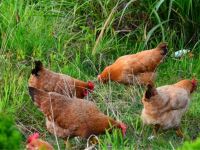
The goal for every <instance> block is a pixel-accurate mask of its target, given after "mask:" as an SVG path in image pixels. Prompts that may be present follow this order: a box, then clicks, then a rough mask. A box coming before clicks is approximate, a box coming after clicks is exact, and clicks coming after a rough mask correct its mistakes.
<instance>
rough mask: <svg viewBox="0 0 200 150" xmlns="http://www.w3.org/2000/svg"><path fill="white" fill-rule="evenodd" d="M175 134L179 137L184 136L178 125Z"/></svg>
mask: <svg viewBox="0 0 200 150" xmlns="http://www.w3.org/2000/svg"><path fill="white" fill-rule="evenodd" d="M176 135H177V136H178V137H180V138H184V134H183V132H182V131H181V129H180V127H178V128H177V129H176Z"/></svg>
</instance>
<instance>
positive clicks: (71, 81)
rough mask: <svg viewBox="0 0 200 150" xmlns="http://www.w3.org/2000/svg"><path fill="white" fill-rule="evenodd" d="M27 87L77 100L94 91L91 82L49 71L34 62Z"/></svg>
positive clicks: (39, 63) (37, 62)
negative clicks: (76, 98)
mask: <svg viewBox="0 0 200 150" xmlns="http://www.w3.org/2000/svg"><path fill="white" fill-rule="evenodd" d="M29 86H31V87H35V88H38V89H42V90H45V91H47V92H57V93H60V94H63V95H66V96H69V97H73V96H75V97H78V98H84V97H85V96H86V95H87V94H88V93H89V92H92V91H93V90H94V84H93V83H92V82H90V81H89V82H84V81H81V80H78V79H75V78H72V77H70V76H68V75H64V74H60V73H55V72H53V71H50V70H48V69H46V68H44V67H43V65H42V63H41V62H40V61H36V62H35V68H34V69H33V70H32V74H31V76H30V78H29Z"/></svg>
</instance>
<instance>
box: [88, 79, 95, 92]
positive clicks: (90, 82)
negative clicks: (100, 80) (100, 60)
mask: <svg viewBox="0 0 200 150" xmlns="http://www.w3.org/2000/svg"><path fill="white" fill-rule="evenodd" d="M88 88H89V89H90V90H91V91H93V90H94V83H93V82H92V81H88Z"/></svg>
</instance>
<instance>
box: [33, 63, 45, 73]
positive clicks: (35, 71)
mask: <svg viewBox="0 0 200 150" xmlns="http://www.w3.org/2000/svg"><path fill="white" fill-rule="evenodd" d="M42 67H43V65H42V62H41V61H35V68H34V69H33V70H32V71H31V74H32V75H35V76H38V72H39V71H40V70H41V69H42Z"/></svg>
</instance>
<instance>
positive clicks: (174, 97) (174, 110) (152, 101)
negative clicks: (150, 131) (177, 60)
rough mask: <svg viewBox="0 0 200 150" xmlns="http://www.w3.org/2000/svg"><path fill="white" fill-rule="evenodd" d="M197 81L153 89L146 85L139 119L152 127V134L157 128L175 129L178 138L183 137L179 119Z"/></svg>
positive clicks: (186, 106) (181, 82)
mask: <svg viewBox="0 0 200 150" xmlns="http://www.w3.org/2000/svg"><path fill="white" fill-rule="evenodd" d="M196 87H197V81H196V80H195V79H192V80H181V81H179V82H177V83H176V84H172V85H165V86H162V87H158V88H154V87H153V86H152V85H148V89H147V91H146V93H145V94H144V97H143V99H142V103H143V105H144V108H143V110H142V114H141V118H142V120H143V123H144V124H148V125H154V126H155V128H154V133H156V132H157V131H158V129H159V128H162V129H169V128H174V129H176V133H177V135H178V136H180V137H183V134H182V132H181V130H180V128H179V126H180V122H181V118H182V116H183V114H184V113H185V111H186V110H187V108H188V105H189V102H190V94H191V93H192V92H193V91H194V90H195V89H196Z"/></svg>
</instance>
